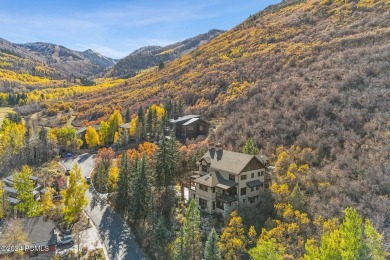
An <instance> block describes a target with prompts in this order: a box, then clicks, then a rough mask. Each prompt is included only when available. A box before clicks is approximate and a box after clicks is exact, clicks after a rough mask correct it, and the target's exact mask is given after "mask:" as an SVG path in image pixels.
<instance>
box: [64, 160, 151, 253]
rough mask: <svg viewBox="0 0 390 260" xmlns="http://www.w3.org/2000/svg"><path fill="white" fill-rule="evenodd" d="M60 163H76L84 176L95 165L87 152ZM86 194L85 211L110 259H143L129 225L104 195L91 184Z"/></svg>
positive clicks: (70, 165) (88, 174)
mask: <svg viewBox="0 0 390 260" xmlns="http://www.w3.org/2000/svg"><path fill="white" fill-rule="evenodd" d="M61 163H62V164H63V165H64V166H65V167H67V168H72V167H73V165H74V164H76V163H77V164H78V165H79V166H80V169H81V173H82V174H83V176H84V177H88V176H90V174H91V172H92V170H93V168H94V167H95V163H94V156H93V155H91V154H88V153H87V154H82V155H79V156H77V157H74V158H66V159H63V160H61ZM87 196H88V198H89V203H88V206H87V208H86V209H85V212H86V213H87V215H88V216H89V217H90V218H91V219H92V221H93V222H94V224H95V225H96V227H97V228H98V229H99V234H100V236H101V238H102V241H103V242H104V244H105V246H106V248H107V251H108V255H109V257H110V259H111V260H122V259H125V260H138V259H145V257H144V255H143V253H142V250H141V248H140V247H139V245H138V244H137V241H136V240H135V238H134V236H133V235H132V233H131V231H130V227H129V226H128V225H127V224H126V223H125V222H124V221H123V220H122V219H121V218H120V217H119V215H118V214H116V213H115V212H114V211H113V210H112V208H111V207H110V206H109V205H108V204H107V201H106V196H105V195H104V194H98V193H97V192H96V190H95V189H94V188H93V187H92V185H91V186H90V188H89V190H88V191H87Z"/></svg>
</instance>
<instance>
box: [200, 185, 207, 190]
mask: <svg viewBox="0 0 390 260" xmlns="http://www.w3.org/2000/svg"><path fill="white" fill-rule="evenodd" d="M199 189H200V190H203V191H207V190H208V189H207V186H205V185H202V184H199Z"/></svg>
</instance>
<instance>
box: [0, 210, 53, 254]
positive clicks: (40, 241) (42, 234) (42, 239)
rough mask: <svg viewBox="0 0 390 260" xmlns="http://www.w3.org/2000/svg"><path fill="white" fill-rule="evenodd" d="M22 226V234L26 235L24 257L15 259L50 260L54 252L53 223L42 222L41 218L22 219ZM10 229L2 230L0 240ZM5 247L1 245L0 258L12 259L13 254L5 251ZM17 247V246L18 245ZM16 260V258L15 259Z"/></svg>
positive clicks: (6, 227) (8, 227)
mask: <svg viewBox="0 0 390 260" xmlns="http://www.w3.org/2000/svg"><path fill="white" fill-rule="evenodd" d="M22 223H23V225H24V232H25V234H26V235H27V241H26V243H24V244H23V245H20V246H22V247H23V251H24V256H23V257H19V256H18V258H17V259H21V258H22V259H27V258H34V259H48V260H49V259H52V257H53V256H54V254H55V251H56V244H57V234H56V233H55V225H54V223H53V221H44V220H43V217H42V216H40V217H33V218H26V219H22ZM10 228H11V229H12V227H11V226H7V224H5V227H4V228H3V229H2V232H1V233H0V240H2V239H3V238H2V236H3V235H4V234H5V233H6V232H8V231H7V229H10ZM5 246H11V245H6V244H4V243H3V246H2V248H1V249H2V250H0V258H6V257H8V258H9V257H11V259H12V257H13V253H12V252H10V250H5V249H6V248H5ZM18 246H19V245H18ZM15 258H16V257H15Z"/></svg>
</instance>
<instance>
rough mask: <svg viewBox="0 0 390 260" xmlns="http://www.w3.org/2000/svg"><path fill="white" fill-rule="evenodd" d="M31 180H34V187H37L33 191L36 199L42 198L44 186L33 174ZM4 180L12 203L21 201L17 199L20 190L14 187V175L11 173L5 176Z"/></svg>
mask: <svg viewBox="0 0 390 260" xmlns="http://www.w3.org/2000/svg"><path fill="white" fill-rule="evenodd" d="M30 180H32V181H33V182H34V187H35V188H34V191H33V195H34V199H35V200H39V199H40V190H41V189H42V186H41V185H40V184H38V177H36V176H31V178H30ZM3 182H4V193H5V195H6V196H7V198H8V201H9V202H10V203H11V205H16V204H18V203H19V202H20V201H19V200H18V199H17V197H18V192H17V190H16V189H15V188H14V179H13V176H12V175H11V176H8V177H6V178H4V179H3Z"/></svg>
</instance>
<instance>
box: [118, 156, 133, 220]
mask: <svg viewBox="0 0 390 260" xmlns="http://www.w3.org/2000/svg"><path fill="white" fill-rule="evenodd" d="M130 173H131V165H130V159H129V156H128V154H127V152H126V151H124V152H123V153H122V158H121V162H120V169H119V181H118V183H117V189H116V199H115V211H116V212H118V213H123V212H126V213H127V210H128V204H129V201H130Z"/></svg>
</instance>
